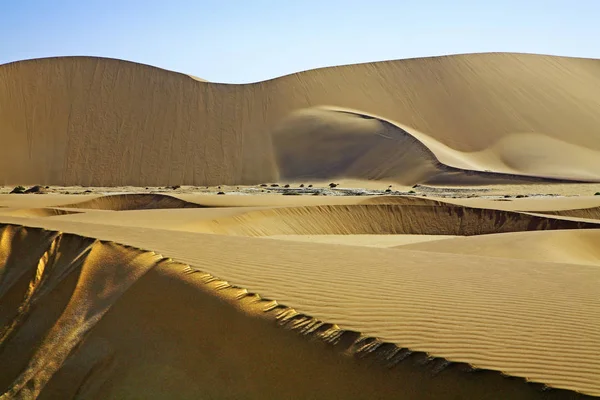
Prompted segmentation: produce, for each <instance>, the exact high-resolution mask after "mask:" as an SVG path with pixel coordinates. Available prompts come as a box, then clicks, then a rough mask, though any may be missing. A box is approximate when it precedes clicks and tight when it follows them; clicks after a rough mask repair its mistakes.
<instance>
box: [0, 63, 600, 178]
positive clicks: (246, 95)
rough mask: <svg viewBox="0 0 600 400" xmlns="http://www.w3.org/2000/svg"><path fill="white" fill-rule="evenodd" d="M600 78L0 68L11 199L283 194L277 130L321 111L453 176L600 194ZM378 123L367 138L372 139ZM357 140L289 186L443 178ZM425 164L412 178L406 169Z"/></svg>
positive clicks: (441, 68)
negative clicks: (393, 133)
mask: <svg viewBox="0 0 600 400" xmlns="http://www.w3.org/2000/svg"><path fill="white" fill-rule="evenodd" d="M599 70H600V61H598V60H589V59H576V58H564V57H552V56H541V55H529V54H510V53H490V54H467V55H456V56H447V57H432V58H422V59H411V60H401V61H386V62H379V63H368V64H358V65H350V66H341V67H333V68H323V69H318V70H312V71H306V72H301V73H297V74H293V75H287V76H283V77H280V78H276V79H272V80H268V81H265V82H259V83H253V84H246V85H228V84H218V83H212V82H202V81H198V80H194V79H191V78H190V77H189V76H187V75H184V74H179V73H174V72H169V71H165V70H161V69H158V68H154V67H150V66H147V65H141V64H135V63H131V62H125V61H119V60H113V59H104V58H92V57H64V58H49V59H38V60H28V61H22V62H16V63H10V64H5V65H2V66H0V82H1V84H0V128H1V130H0V132H2V133H1V136H0V139H1V140H2V142H3V143H4V144H5V145H6V146H9V147H10V148H11V149H12V150H11V151H10V152H7V153H6V154H4V155H3V157H2V158H0V171H1V173H0V184H30V183H31V184H58V185H85V186H89V185H92V186H117V185H136V186H148V185H155V186H159V185H184V184H189V185H218V184H255V183H260V182H265V181H273V180H275V179H276V178H277V176H278V174H279V173H280V168H279V166H278V165H277V162H276V160H275V159H276V156H275V152H274V150H273V148H272V138H271V131H272V130H273V129H276V127H278V126H281V124H282V121H285V120H286V118H289V117H290V116H291V115H296V114H294V113H295V112H298V111H300V110H304V109H310V108H313V107H319V106H330V107H335V108H338V109H348V110H360V112H362V113H364V114H366V115H376V116H379V117H380V118H382V119H385V120H387V121H395V122H397V123H398V124H402V126H403V127H406V128H407V129H411V130H412V131H411V132H412V133H413V134H416V133H421V136H420V137H419V141H420V142H421V143H426V144H427V146H426V147H427V148H428V149H429V152H433V153H434V154H436V155H437V157H438V159H440V160H441V161H442V162H443V163H445V164H447V165H453V164H452V162H455V163H456V162H459V163H462V164H464V165H473V168H474V169H477V168H480V167H483V168H485V169H490V170H491V171H493V172H497V173H507V174H517V175H521V174H523V175H531V176H536V177H552V178H556V179H567V180H578V181H599V180H600V174H599V173H598V172H597V171H600V161H598V160H600V157H599V156H598V152H600V136H598V133H597V126H598V125H599V124H600V109H599V107H600V105H599V104H600V74H599V73H598V71H599ZM327 118H329V117H327ZM334 119H335V118H334ZM327 124H329V122H327ZM327 124H325V125H321V126H328V125H327ZM343 124H346V123H345V122H344V123H343ZM378 124H380V123H378V122H377V121H373V120H365V121H363V122H361V123H359V124H357V126H360V127H361V128H360V130H361V131H368V130H369V129H371V128H377V127H378V126H380V125H378ZM303 126H306V124H304V125H303ZM346 126H347V124H346ZM290 129H292V130H294V129H295V130H296V131H297V134H298V135H300V136H303V135H308V136H310V135H315V134H316V132H314V131H311V130H308V131H305V132H302V131H301V130H299V129H298V127H296V128H295V127H293V126H292V127H290ZM353 129H354V128H352V129H350V131H346V128H344V129H341V130H338V134H336V135H330V139H327V141H328V142H329V143H328V147H329V148H332V149H333V148H335V147H339V152H338V153H337V154H335V155H333V156H331V160H329V161H328V160H327V159H325V158H324V154H330V155H331V151H328V152H325V153H323V152H315V154H314V156H315V157H319V158H318V159H315V160H314V161H315V163H314V164H315V165H320V166H321V167H322V168H321V169H320V170H312V171H306V170H304V169H303V168H306V167H302V166H298V163H297V162H296V161H293V159H291V160H290V163H293V165H292V164H286V165H282V166H281V169H282V170H281V172H283V174H290V173H292V172H300V173H302V174H307V173H308V174H311V175H314V176H320V177H326V176H327V177H329V176H330V175H329V174H330V173H331V174H339V173H344V174H350V175H358V176H361V177H362V176H365V175H366V176H369V177H373V178H382V177H389V178H392V179H398V181H399V182H407V181H414V180H419V179H433V178H432V177H431V176H432V174H434V175H435V174H436V171H437V167H436V166H435V164H431V163H430V161H431V159H430V157H429V155H428V154H429V153H428V151H427V150H425V149H422V151H420V152H418V153H417V154H420V155H421V156H422V157H424V158H419V157H417V156H416V155H412V154H411V153H410V152H405V151H403V148H405V149H406V150H411V151H413V150H414V149H416V147H415V146H414V144H415V143H412V144H411V142H410V140H406V139H407V137H405V138H404V139H402V140H398V138H396V139H394V138H393V137H392V139H390V138H389V137H388V138H386V137H384V136H385V135H386V134H385V133H383V132H381V134H383V135H384V136H382V135H373V134H372V133H371V134H370V135H367V136H370V137H371V139H366V138H364V137H362V136H365V135H362V134H358V132H357V131H355V130H353ZM388 136H389V135H388ZM274 139H275V138H274ZM373 139H375V141H372V140H373ZM364 140H371V142H370V146H369V147H368V148H369V154H366V155H363V156H362V157H361V159H360V160H361V161H360V163H357V164H356V165H354V166H352V165H347V166H345V167H344V165H343V164H344V162H346V161H347V160H348V159H349V157H348V154H345V153H344V152H349V153H350V152H354V151H356V149H357V148H359V147H360V143H364ZM390 143H394V146H390V147H388V146H386V144H390ZM434 143H437V144H438V146H437V147H438V148H437V149H436V148H435V147H436V146H434V145H433V144H434ZM303 146H304V145H302V146H299V150H301V149H302V148H303ZM403 146H404V147H403ZM428 146H429V147H428ZM440 149H446V150H448V151H441V150H440ZM565 149H568V151H565ZM280 151H281V150H280ZM304 151H306V149H305V150H304ZM436 152H437V153H436ZM442 153H445V154H446V158H448V160H449V161H452V162H446V161H445V159H444V155H443V154H442ZM450 153H452V154H454V155H452V156H450ZM286 154H287V153H286ZM345 160H346V161H345ZM382 160H383V161H385V162H383V163H380V161H382ZM316 161H318V162H316ZM375 161H377V162H375ZM549 161H551V162H549ZM413 162H414V163H415V165H414V168H405V169H402V168H401V166H406V167H408V166H410V165H411V163H413ZM311 164H313V163H312V161H311V160H307V161H306V165H311ZM458 167H460V165H458ZM298 168H300V169H298ZM347 168H348V169H347ZM432 168H433V170H432ZM411 170H414V172H408V171H411ZM363 171H364V172H363ZM477 174H478V173H477ZM477 174H476V175H477ZM462 178H464V176H463V174H459V176H457V177H456V178H455V179H457V181H459V182H460V181H461V179H462ZM444 180H445V181H448V180H450V181H452V177H451V176H447V177H445V178H444Z"/></svg>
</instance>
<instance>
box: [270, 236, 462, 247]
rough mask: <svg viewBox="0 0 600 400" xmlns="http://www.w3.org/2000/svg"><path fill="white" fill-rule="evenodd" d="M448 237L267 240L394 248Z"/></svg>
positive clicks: (323, 237) (288, 238)
mask: <svg viewBox="0 0 600 400" xmlns="http://www.w3.org/2000/svg"><path fill="white" fill-rule="evenodd" d="M454 237H456V236H450V235H272V236H268V238H269V239H279V240H291V241H296V242H308V243H331V244H343V245H348V246H367V247H395V246H402V245H406V244H413V243H421V242H428V241H436V240H444V239H450V238H454Z"/></svg>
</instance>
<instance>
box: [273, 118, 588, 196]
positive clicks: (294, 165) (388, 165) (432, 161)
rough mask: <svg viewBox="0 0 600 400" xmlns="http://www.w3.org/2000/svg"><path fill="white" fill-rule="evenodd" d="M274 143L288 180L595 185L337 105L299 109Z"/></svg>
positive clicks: (275, 132)
mask: <svg viewBox="0 0 600 400" xmlns="http://www.w3.org/2000/svg"><path fill="white" fill-rule="evenodd" d="M271 140H272V143H273V151H274V154H275V159H276V163H277V165H278V168H279V176H280V178H281V179H287V180H303V179H340V178H351V179H368V180H384V181H385V180H388V181H393V182H396V183H400V184H402V185H408V186H410V185H413V184H415V183H424V184H438V185H444V184H455V185H457V184H463V185H483V184H502V183H505V184H506V183H513V184H515V183H542V182H588V181H594V179H591V180H590V179H570V178H568V177H562V176H552V175H544V174H543V173H542V174H528V173H524V172H519V171H518V170H517V171H515V170H511V169H510V168H508V167H506V166H505V165H503V164H502V163H501V162H498V161H496V162H494V160H493V158H494V157H491V156H488V157H486V155H485V153H481V152H480V153H481V154H483V155H480V154H479V153H467V152H460V151H457V150H455V149H453V148H451V147H448V146H446V145H445V144H443V143H441V142H439V141H437V140H436V139H434V138H433V137H429V136H428V135H426V134H423V133H420V132H418V131H416V130H414V129H411V128H409V127H406V126H403V125H401V124H399V123H397V122H395V121H392V120H390V119H386V118H383V117H381V116H377V115H375V114H372V113H366V112H363V111H360V110H353V109H347V108H340V107H335V106H317V107H311V108H306V109H300V110H295V111H294V112H292V113H291V114H290V115H288V116H287V117H285V118H284V119H283V120H281V121H279V122H278V124H277V125H276V126H275V127H274V128H272V130H271ZM306 160H310V162H306ZM490 160H491V162H490Z"/></svg>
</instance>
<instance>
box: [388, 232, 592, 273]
mask: <svg viewBox="0 0 600 400" xmlns="http://www.w3.org/2000/svg"><path fill="white" fill-rule="evenodd" d="M599 244H600V231H598V230H595V229H590V230H569V231H556V230H555V231H543V232H542V231H534V232H515V233H510V234H504V233H501V234H493V235H483V236H474V237H468V238H467V237H463V238H456V239H453V240H448V241H447V242H446V241H444V240H440V241H435V242H433V241H431V242H426V243H409V244H407V245H406V246H404V245H399V247H398V248H400V249H407V250H408V249H410V250H421V251H434V252H441V253H454V254H473V255H481V256H488V257H503V258H515V259H522V260H535V261H546V262H557V263H569V264H588V265H600V250H599Z"/></svg>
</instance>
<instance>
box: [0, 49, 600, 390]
mask: <svg viewBox="0 0 600 400" xmlns="http://www.w3.org/2000/svg"><path fill="white" fill-rule="evenodd" d="M0 143H1V157H0V186H1V187H0V399H2V400H5V399H31V398H36V399H37V398H39V399H53V398H60V399H109V398H110V399H112V398H114V399H129V398H131V399H134V398H144V399H165V398H173V399H187V398H189V399H197V398H202V399H240V398H244V399H321V398H323V399H325V398H328V399H331V398H335V399H585V398H593V397H598V396H600V289H599V288H600V60H594V59H578V58H566V57H557V56H544V55H535V54H512V53H486V54H464V55H453V56H444V57H432V58H421V59H407V60H397V61H386V62H377V63H369V64H355V65H346V66H339V67H332V68H323V69H318V70H311V71H305V72H300V73H297V74H292V75H287V76H282V77H277V78H274V79H272V80H268V81H264V82H256V83H249V84H243V85H241V84H240V85H234V84H222V83H215V82H209V81H204V80H202V79H199V78H195V77H191V76H189V75H185V74H181V73H177V72H172V71H166V70H162V69H159V68H155V67H152V66H148V65H142V64H136V63H132V62H127V61H121V60H115V59H105V58H94V57H58V58H48V59H35V60H26V61H20V62H15V63H10V64H5V65H0ZM23 192H24V193H23Z"/></svg>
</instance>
